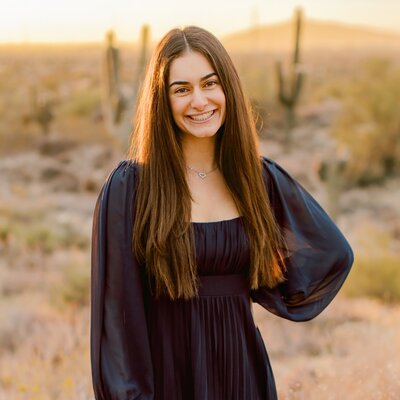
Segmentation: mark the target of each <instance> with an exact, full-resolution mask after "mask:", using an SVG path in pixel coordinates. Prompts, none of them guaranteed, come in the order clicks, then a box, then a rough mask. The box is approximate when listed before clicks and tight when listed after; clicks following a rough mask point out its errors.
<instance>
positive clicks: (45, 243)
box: [23, 225, 60, 253]
mask: <svg viewBox="0 0 400 400" xmlns="http://www.w3.org/2000/svg"><path fill="white" fill-rule="evenodd" d="M23 239H24V241H25V244H26V245H27V246H28V247H29V248H31V249H34V250H41V251H43V252H44V253H52V252H53V251H54V250H55V249H56V248H57V247H59V245H60V238H59V235H58V233H57V232H55V231H54V230H52V229H51V228H48V227H46V226H41V225H36V226H32V227H31V228H30V229H27V230H26V231H25V234H24V237H23Z"/></svg>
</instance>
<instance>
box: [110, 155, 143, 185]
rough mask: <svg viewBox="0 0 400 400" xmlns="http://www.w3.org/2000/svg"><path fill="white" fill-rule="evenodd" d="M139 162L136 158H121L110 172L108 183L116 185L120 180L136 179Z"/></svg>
mask: <svg viewBox="0 0 400 400" xmlns="http://www.w3.org/2000/svg"><path fill="white" fill-rule="evenodd" d="M138 171H139V164H138V163H137V162H136V161H134V160H120V161H119V162H118V163H117V164H116V166H115V167H114V168H113V169H112V170H111V171H110V172H109V174H108V176H107V179H106V183H108V184H110V185H114V184H116V183H118V182H123V181H127V180H134V181H135V180H136V174H137V172H138Z"/></svg>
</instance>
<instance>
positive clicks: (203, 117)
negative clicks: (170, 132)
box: [189, 110, 214, 122]
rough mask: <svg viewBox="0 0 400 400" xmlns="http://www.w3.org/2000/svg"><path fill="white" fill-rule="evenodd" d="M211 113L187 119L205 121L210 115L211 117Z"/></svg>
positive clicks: (191, 116)
mask: <svg viewBox="0 0 400 400" xmlns="http://www.w3.org/2000/svg"><path fill="white" fill-rule="evenodd" d="M213 113H214V110H213V111H209V112H208V113H204V114H200V115H190V116H189V118H190V119H192V120H193V121H199V122H201V121H205V120H206V119H208V118H210V117H211V115H213Z"/></svg>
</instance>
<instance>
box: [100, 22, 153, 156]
mask: <svg viewBox="0 0 400 400" xmlns="http://www.w3.org/2000/svg"><path fill="white" fill-rule="evenodd" d="M106 46H107V47H106V51H105V59H104V65H103V71H102V84H103V115H104V119H105V123H106V125H107V129H108V131H109V132H110V133H111V134H113V135H114V136H116V137H117V138H118V139H119V140H120V141H121V143H122V145H123V147H124V148H126V146H127V144H128V139H129V135H130V134H131V132H132V120H133V118H134V111H135V109H136V98H137V94H138V91H139V88H140V85H141V82H142V79H143V75H144V70H145V68H146V63H147V56H148V50H149V27H148V26H147V25H145V26H143V27H142V32H141V38H140V53H139V58H138V66H137V72H136V76H135V77H134V78H133V80H132V83H131V85H130V87H127V88H124V87H123V85H122V82H121V78H120V74H121V72H120V71H121V61H120V54H119V49H118V48H117V47H116V46H115V34H114V32H112V31H109V32H107V34H106Z"/></svg>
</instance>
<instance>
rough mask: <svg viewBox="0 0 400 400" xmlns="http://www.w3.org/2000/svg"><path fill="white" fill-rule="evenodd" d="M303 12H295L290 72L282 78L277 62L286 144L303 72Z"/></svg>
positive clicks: (279, 64)
mask: <svg viewBox="0 0 400 400" xmlns="http://www.w3.org/2000/svg"><path fill="white" fill-rule="evenodd" d="M302 19H303V12H302V10H301V9H297V10H296V12H295V24H296V30H295V38H294V39H295V46H294V53H293V61H292V64H291V66H290V74H289V76H288V77H287V78H284V74H283V67H282V63H281V62H277V64H276V71H277V80H278V89H279V91H278V98H279V101H280V103H281V104H282V105H283V106H284V107H285V110H286V121H285V122H286V124H285V125H286V126H285V143H286V144H287V145H288V144H289V143H290V140H291V132H292V130H293V127H294V125H295V121H296V116H295V107H296V105H297V102H298V99H299V96H300V92H301V88H302V85H303V78H304V74H303V73H302V72H301V70H300V36H301V31H302Z"/></svg>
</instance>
